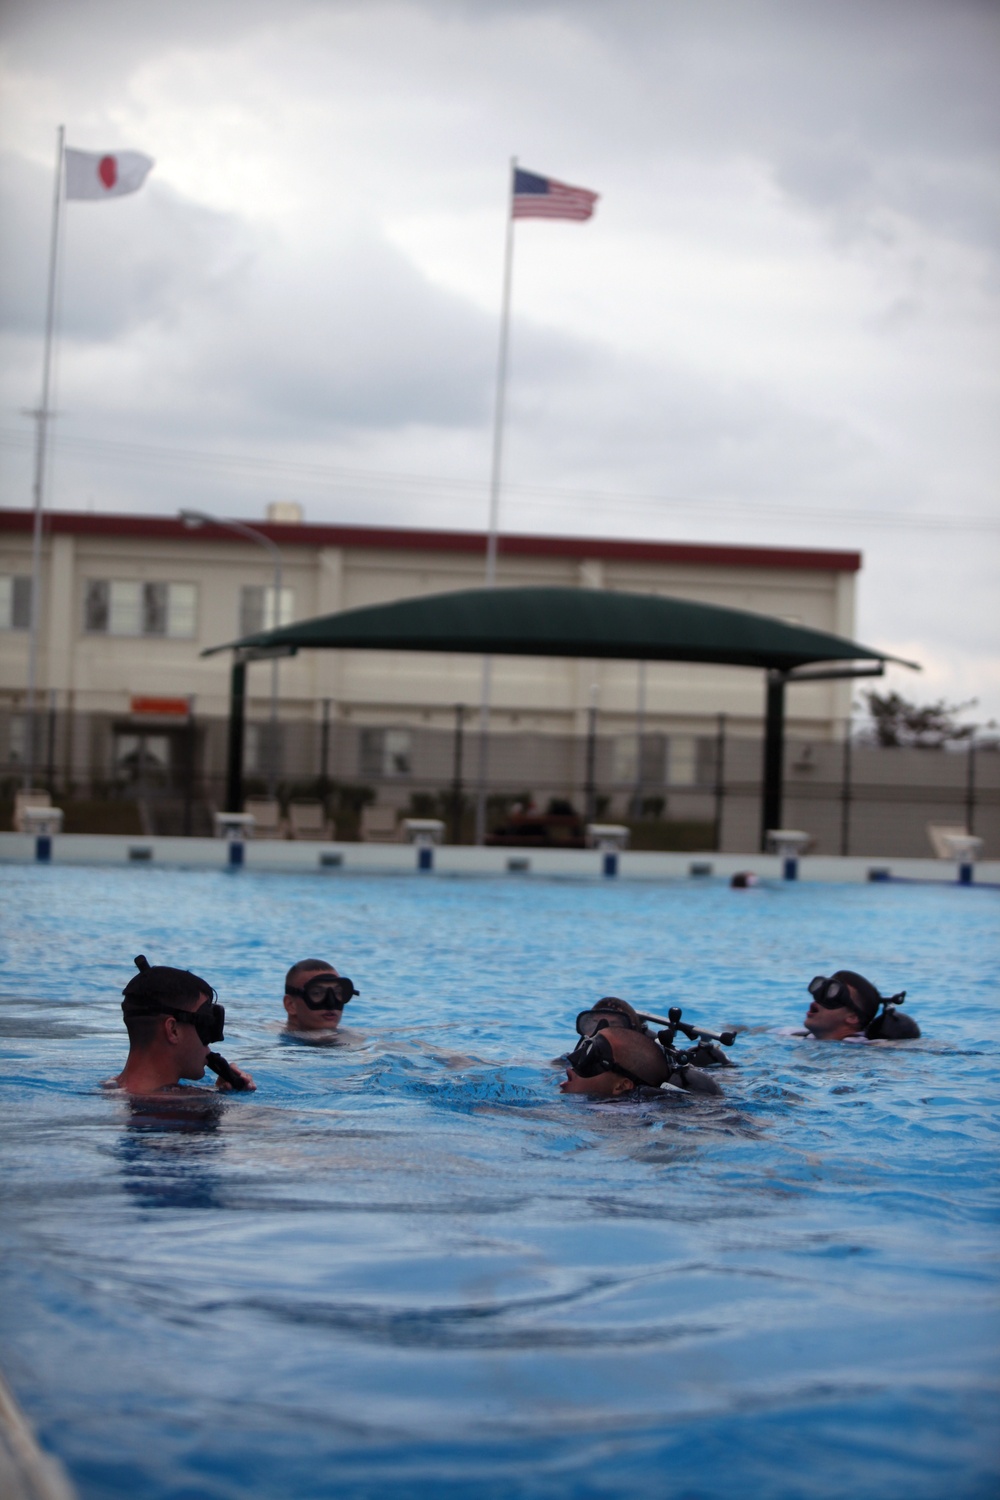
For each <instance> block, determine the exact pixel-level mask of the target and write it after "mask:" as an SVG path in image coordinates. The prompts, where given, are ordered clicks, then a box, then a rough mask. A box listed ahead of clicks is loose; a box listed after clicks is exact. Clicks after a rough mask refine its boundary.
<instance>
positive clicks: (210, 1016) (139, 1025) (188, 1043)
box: [105, 955, 257, 1094]
mask: <svg viewBox="0 0 1000 1500" xmlns="http://www.w3.org/2000/svg"><path fill="white" fill-rule="evenodd" d="M136 966H137V967H138V969H139V973H138V974H136V975H134V976H133V977H132V978H131V979H130V980H129V982H128V984H127V985H126V986H125V988H124V990H122V995H123V996H124V999H123V1000H122V1017H123V1019H124V1022H125V1029H126V1030H127V1032H128V1042H129V1048H128V1058H127V1059H126V1062H125V1066H124V1068H123V1069H122V1071H121V1072H120V1073H119V1074H118V1075H117V1077H115V1078H110V1079H108V1081H107V1083H106V1084H105V1087H106V1088H115V1087H117V1088H121V1089H125V1090H126V1092H127V1093H129V1094H158V1093H162V1092H163V1091H164V1090H167V1089H176V1088H178V1087H179V1086H180V1083H181V1079H191V1080H192V1081H196V1080H198V1079H200V1078H204V1076H205V1066H206V1064H208V1065H209V1066H211V1067H212V1068H213V1069H214V1070H215V1071H217V1072H218V1073H219V1074H220V1076H219V1078H218V1081H217V1084H216V1087H217V1088H219V1089H222V1090H229V1089H233V1088H235V1089H255V1088H256V1087H257V1085H256V1084H255V1083H254V1081H253V1079H252V1078H251V1076H250V1074H249V1073H244V1072H243V1070H242V1069H241V1068H235V1067H233V1066H232V1064H231V1063H227V1062H226V1060H225V1058H221V1057H219V1056H218V1054H217V1053H213V1052H210V1050H209V1049H210V1046H211V1043H213V1042H220V1041H222V1038H223V1024H224V1021H225V1014H226V1013H225V1010H224V1008H223V1007H222V1006H221V1005H217V1004H216V1003H215V991H214V990H213V988H212V986H211V985H210V984H209V983H208V982H207V981H206V980H204V979H199V977H198V975H197V974H192V973H191V971H190V970H189V969H171V968H167V967H166V966H165V965H157V966H153V967H151V966H150V965H149V964H148V963H147V962H146V960H145V958H142V957H141V955H140V957H139V958H137V959H136ZM220 1065H221V1066H220Z"/></svg>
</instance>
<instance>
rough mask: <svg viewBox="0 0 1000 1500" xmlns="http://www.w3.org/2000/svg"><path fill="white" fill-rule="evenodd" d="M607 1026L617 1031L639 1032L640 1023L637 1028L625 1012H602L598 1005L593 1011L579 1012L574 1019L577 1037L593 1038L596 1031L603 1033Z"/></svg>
mask: <svg viewBox="0 0 1000 1500" xmlns="http://www.w3.org/2000/svg"><path fill="white" fill-rule="evenodd" d="M609 1026H610V1027H617V1028H618V1030H619V1031H640V1030H641V1029H642V1022H641V1021H640V1022H639V1025H638V1026H637V1025H636V1023H635V1021H633V1019H632V1017H631V1016H630V1015H627V1014H626V1013H625V1011H621V1010H602V1009H601V1007H600V1006H599V1005H598V1006H595V1007H594V1009H593V1010H581V1012H580V1014H579V1015H578V1016H577V1018H576V1030H577V1035H578V1036H595V1035H596V1033H597V1032H598V1031H604V1030H605V1029H606V1028H607V1027H609Z"/></svg>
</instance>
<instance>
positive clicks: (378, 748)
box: [359, 729, 413, 781]
mask: <svg viewBox="0 0 1000 1500" xmlns="http://www.w3.org/2000/svg"><path fill="white" fill-rule="evenodd" d="M412 741H413V736H412V735H411V733H410V731H409V730H408V729H362V731H361V738H360V742H359V762H360V766H359V769H360V772H361V775H362V776H368V777H372V778H373V779H374V780H378V781H381V780H383V779H384V778H386V777H394V776H409V775H410V773H411V771H412V769H413V766H412Z"/></svg>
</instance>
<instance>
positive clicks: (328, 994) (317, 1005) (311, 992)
mask: <svg viewBox="0 0 1000 1500" xmlns="http://www.w3.org/2000/svg"><path fill="white" fill-rule="evenodd" d="M286 993H287V994H289V995H295V996H296V998H297V999H299V1000H301V1001H303V1003H304V1004H305V1005H307V1006H308V1007H309V1009H310V1010H343V1008H344V1006H345V1005H347V1004H348V1003H349V1001H350V999H351V996H352V995H360V993H361V991H360V990H356V989H355V988H354V983H353V981H352V980H350V979H348V978H347V976H346V974H314V975H313V976H312V978H311V979H307V980H306V982H305V984H304V985H302V986H301V987H299V986H297V985H294V984H290V985H289V986H288V988H287V990H286Z"/></svg>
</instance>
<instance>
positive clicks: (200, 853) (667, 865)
mask: <svg viewBox="0 0 1000 1500" xmlns="http://www.w3.org/2000/svg"><path fill="white" fill-rule="evenodd" d="M242 847H243V865H242V868H243V869H246V870H253V871H276V872H284V873H286V874H297V875H299V874H322V875H325V876H332V877H336V876H337V874H339V873H343V872H346V873H349V874H372V875H375V874H384V875H397V874H413V873H421V874H425V875H426V874H428V873H432V874H436V875H441V876H445V875H451V876H455V875H465V876H476V875H493V876H496V875H506V876H509V877H510V878H526V877H527V878H530V877H531V876H532V875H540V876H544V877H548V878H552V877H561V878H564V879H601V878H602V877H607V876H609V875H614V876H617V877H618V878H619V879H623V880H680V879H691V878H693V879H698V878H711V877H714V878H716V879H726V880H728V879H729V878H730V876H732V875H734V874H735V873H736V872H737V871H738V870H752V871H753V872H754V873H755V874H756V875H757V876H758V877H759V878H760V879H762V880H780V879H781V878H782V876H783V860H782V859H781V857H780V856H778V855H775V854H716V853H714V852H712V851H711V850H707V851H705V852H704V853H684V854H675V853H672V854H661V853H647V852H644V851H640V850H629V849H626V850H623V851H622V852H621V853H619V854H617V855H613V856H611V857H610V859H611V863H610V864H609V863H608V862H607V861H608V858H609V857H608V856H606V855H605V854H604V853H603V852H602V851H600V850H597V849H512V848H501V849H493V848H490V849H486V848H482V849H481V848H474V847H472V846H469V845H461V844H442V845H439V846H437V847H435V848H433V849H420V848H418V847H417V846H415V845H413V844H377V843H376V844H348V843H334V842H331V843H320V842H316V843H313V842H306V841H301V842H297V841H295V840H268V839H256V840H255V839H247V840H246V841H245V842H244V843H243V846H242ZM38 852H39V851H38V847H37V839H36V835H34V834H28V833H0V863H2V864H19V865H24V864H35V863H37V862H38ZM230 858H231V850H230V845H229V843H228V841H227V840H225V839H213V838H141V837H138V836H132V837H125V836H122V835H119V834H96V833H59V834H53V835H52V837H51V840H50V849H49V862H50V863H51V864H53V865H91V866H116V865H129V866H131V867H132V868H134V869H143V868H149V867H150V866H152V867H159V868H166V869H190V870H222V869H228V868H231V866H230ZM428 859H429V860H430V870H429V871H428V870H427V868H426V862H427V860H428ZM421 860H423V861H424V862H425V867H424V868H423V869H422V868H421ZM872 871H885V872H887V873H888V875H889V876H891V877H892V878H894V879H899V880H919V881H936V882H941V881H945V882H948V883H952V882H955V883H957V878H958V867H957V865H956V864H955V863H953V862H952V861H951V860H939V859H898V858H894V857H892V856H886V857H885V858H876V857H874V856H871V855H852V856H849V857H846V858H845V857H841V856H837V855H826V854H821V855H808V854H807V855H804V856H803V857H802V858H801V859H800V860H799V861H798V878H799V879H800V880H803V881H822V882H833V883H856V882H867V881H869V880H870V879H872V878H873V876H872V873H871V872H872ZM234 873H236V872H235V871H234ZM973 883H974V884H983V885H996V884H998V883H1000V860H983V861H981V862H980V863H979V864H977V865H976V866H975V867H974V871H973Z"/></svg>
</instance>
